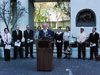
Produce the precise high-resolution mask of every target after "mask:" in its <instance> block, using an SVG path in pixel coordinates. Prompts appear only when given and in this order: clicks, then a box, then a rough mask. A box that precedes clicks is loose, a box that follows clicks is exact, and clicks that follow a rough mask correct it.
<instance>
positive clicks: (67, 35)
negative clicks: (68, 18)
mask: <svg viewBox="0 0 100 75" xmlns="http://www.w3.org/2000/svg"><path fill="white" fill-rule="evenodd" d="M70 38H72V35H71V32H70V28H69V27H68V26H67V27H66V31H65V32H64V35H63V40H64V51H66V50H67V48H68V46H69V39H70ZM64 58H67V54H65V57H64Z"/></svg>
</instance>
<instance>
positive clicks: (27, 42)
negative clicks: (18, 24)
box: [24, 25, 34, 58]
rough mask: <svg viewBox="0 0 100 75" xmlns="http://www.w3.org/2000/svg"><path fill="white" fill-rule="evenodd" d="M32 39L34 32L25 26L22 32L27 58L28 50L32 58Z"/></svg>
mask: <svg viewBox="0 0 100 75" xmlns="http://www.w3.org/2000/svg"><path fill="white" fill-rule="evenodd" d="M33 37H34V31H33V30H31V29H30V26H29V25H27V26H26V30H25V31H24V38H25V49H26V52H25V57H26V58H27V57H28V51H29V50H28V49H29V48H30V56H31V58H33V40H34V39H33Z"/></svg>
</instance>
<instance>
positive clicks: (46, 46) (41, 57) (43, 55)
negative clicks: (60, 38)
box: [37, 39, 52, 71]
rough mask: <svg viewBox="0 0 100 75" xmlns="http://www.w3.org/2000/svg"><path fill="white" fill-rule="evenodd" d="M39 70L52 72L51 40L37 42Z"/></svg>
mask: <svg viewBox="0 0 100 75" xmlns="http://www.w3.org/2000/svg"><path fill="white" fill-rule="evenodd" d="M37 70H38V71H51V70H52V43H51V40H49V39H47V40H42V39H40V40H37Z"/></svg>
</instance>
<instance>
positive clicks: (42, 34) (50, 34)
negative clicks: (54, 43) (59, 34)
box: [39, 29, 53, 38]
mask: <svg viewBox="0 0 100 75" xmlns="http://www.w3.org/2000/svg"><path fill="white" fill-rule="evenodd" d="M52 37H53V32H52V31H51V30H48V29H47V32H46V37H45V33H44V31H43V30H40V31H39V38H52Z"/></svg>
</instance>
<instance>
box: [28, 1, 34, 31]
mask: <svg viewBox="0 0 100 75" xmlns="http://www.w3.org/2000/svg"><path fill="white" fill-rule="evenodd" d="M28 11H29V19H28V20H29V25H30V27H31V29H34V5H33V1H32V0H29V9H28Z"/></svg>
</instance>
